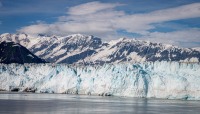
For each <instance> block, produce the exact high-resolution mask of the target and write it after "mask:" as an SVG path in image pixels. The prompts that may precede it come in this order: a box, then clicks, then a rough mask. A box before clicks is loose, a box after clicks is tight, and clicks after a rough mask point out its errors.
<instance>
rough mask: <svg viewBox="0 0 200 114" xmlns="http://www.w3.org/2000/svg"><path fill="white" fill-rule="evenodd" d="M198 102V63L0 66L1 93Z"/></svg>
mask: <svg viewBox="0 0 200 114" xmlns="http://www.w3.org/2000/svg"><path fill="white" fill-rule="evenodd" d="M12 87H16V88H20V90H21V91H23V90H25V89H27V88H31V89H34V90H35V92H37V93H66V94H87V95H105V96H110V95H113V96H124V97H142V98H164V99H186V100H200V63H179V62H164V61H163V62H144V63H120V64H104V65H102V66H75V65H74V66H73V65H67V64H51V63H46V64H24V65H21V64H0V89H2V90H7V91H9V90H10V89H11V88H12Z"/></svg>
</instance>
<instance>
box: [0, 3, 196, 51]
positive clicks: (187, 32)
mask: <svg viewBox="0 0 200 114" xmlns="http://www.w3.org/2000/svg"><path fill="white" fill-rule="evenodd" d="M5 32H9V33H19V32H21V33H27V34H33V35H35V34H49V35H52V34H55V35H61V36H63V35H69V34H75V33H81V34H88V35H95V36H98V37H101V38H102V39H103V40H112V39H117V38H120V37H127V38H136V39H141V40H150V41H153V42H163V43H169V44H173V45H178V46H181V47H200V0H109V1H108V0H99V1H93V0H0V34H2V33H5Z"/></svg>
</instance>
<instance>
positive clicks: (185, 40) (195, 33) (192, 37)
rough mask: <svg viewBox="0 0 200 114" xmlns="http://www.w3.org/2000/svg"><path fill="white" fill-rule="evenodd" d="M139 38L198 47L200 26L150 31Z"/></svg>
mask: <svg viewBox="0 0 200 114" xmlns="http://www.w3.org/2000/svg"><path fill="white" fill-rule="evenodd" d="M141 39H145V40H149V41H153V42H163V43H167V44H173V45H178V46H182V47H199V44H200V28H192V29H186V30H181V31H174V32H166V33H164V32H152V33H148V34H145V35H144V36H143V37H142V38H141Z"/></svg>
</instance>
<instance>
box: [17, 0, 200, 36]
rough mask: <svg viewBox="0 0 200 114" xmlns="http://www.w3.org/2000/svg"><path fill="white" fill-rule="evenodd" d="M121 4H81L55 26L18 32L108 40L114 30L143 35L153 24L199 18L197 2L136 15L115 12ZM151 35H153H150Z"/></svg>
mask: <svg viewBox="0 0 200 114" xmlns="http://www.w3.org/2000/svg"><path fill="white" fill-rule="evenodd" d="M121 5H122V4H119V3H116V4H111V3H101V2H97V1H96V2H89V3H85V4H81V5H78V6H74V7H71V8H69V9H68V12H67V15H65V16H61V17H59V19H58V21H57V22H55V23H52V24H43V23H38V24H35V25H30V26H25V27H22V28H21V29H20V30H19V31H20V32H25V33H28V34H37V33H46V34H58V35H68V34H73V33H82V34H92V35H97V36H100V37H109V38H110V37H111V36H113V37H114V36H116V31H117V30H121V29H122V30H125V31H127V32H132V33H139V34H143V35H147V34H148V33H149V32H148V30H150V29H153V28H155V26H153V25H152V24H153V23H162V22H166V21H172V20H180V19H188V18H195V17H200V3H193V4H189V5H184V6H179V7H175V8H168V9H163V10H157V11H153V12H148V13H140V14H127V13H125V12H124V11H118V10H115V7H118V6H121ZM153 34H156V33H152V34H151V35H150V36H152V35H153ZM162 35H165V34H162ZM157 36H158V35H157ZM176 37H178V36H176Z"/></svg>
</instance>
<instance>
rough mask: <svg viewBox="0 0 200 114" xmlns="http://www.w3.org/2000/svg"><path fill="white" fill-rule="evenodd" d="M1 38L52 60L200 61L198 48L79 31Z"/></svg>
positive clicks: (62, 61)
mask: <svg viewBox="0 0 200 114" xmlns="http://www.w3.org/2000/svg"><path fill="white" fill-rule="evenodd" d="M3 41H12V42H15V43H19V44H20V45H22V46H24V47H26V48H27V49H28V50H29V51H30V52H32V53H33V54H35V55H36V56H38V57H40V58H42V59H44V60H46V61H48V62H52V63H67V64H84V65H87V64H104V63H120V62H145V61H152V62H154V61H178V62H199V61H200V51H199V50H198V49H199V48H195V49H192V48H180V47H178V46H173V45H168V44H162V43H153V42H149V41H142V40H136V39H127V38H120V39H118V40H112V41H109V42H105V41H102V40H101V39H100V38H98V37H95V36H92V35H82V34H73V35H68V36H55V35H54V36H47V35H42V34H40V35H38V36H31V35H27V34H9V33H4V34H1V35H0V42H3Z"/></svg>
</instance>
